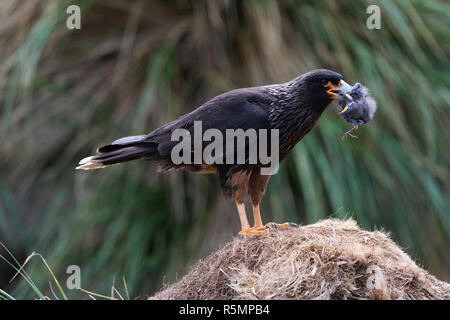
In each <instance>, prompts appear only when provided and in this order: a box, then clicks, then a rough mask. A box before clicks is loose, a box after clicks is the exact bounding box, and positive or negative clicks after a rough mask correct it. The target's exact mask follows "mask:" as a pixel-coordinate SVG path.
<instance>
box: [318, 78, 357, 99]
mask: <svg viewBox="0 0 450 320" xmlns="http://www.w3.org/2000/svg"><path fill="white" fill-rule="evenodd" d="M324 87H326V88H329V89H328V90H327V93H328V94H329V95H330V97H331V99H337V98H338V96H337V94H339V93H341V94H345V93H347V92H350V91H351V90H352V87H351V86H350V85H349V84H348V83H347V82H345V81H344V80H341V81H339V83H338V85H337V86H336V85H334V84H333V83H331V81H328V83H327V84H326V85H324Z"/></svg>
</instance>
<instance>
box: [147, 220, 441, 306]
mask: <svg viewBox="0 0 450 320" xmlns="http://www.w3.org/2000/svg"><path fill="white" fill-rule="evenodd" d="M150 299H450V284H448V283H446V282H443V281H439V280H438V279H436V278H435V277H434V276H432V275H430V274H429V273H428V272H427V271H425V270H423V269H422V268H420V267H418V266H417V265H416V264H415V263H414V261H412V260H411V258H410V257H409V256H408V255H407V254H406V253H405V252H403V251H402V250H401V249H400V248H399V247H398V246H397V245H396V244H395V243H394V242H393V241H392V240H391V239H390V238H389V236H388V235H387V234H386V233H383V232H380V231H374V232H368V231H364V230H361V229H360V228H359V227H358V226H357V224H356V223H355V222H354V221H353V220H346V221H341V220H337V219H329V220H324V221H321V222H319V223H316V224H313V225H307V226H304V227H300V228H295V227H289V228H284V229H280V230H278V232H270V233H268V234H263V235H257V236H249V237H247V238H245V239H243V240H240V239H236V240H234V241H232V242H231V243H229V244H227V245H226V246H225V247H224V248H222V249H220V250H218V251H216V252H214V253H212V254H210V255H209V256H208V257H206V258H205V259H203V260H200V261H199V262H198V263H197V264H196V265H194V266H193V267H191V270H190V272H189V273H188V274H187V275H186V276H185V277H183V278H182V279H181V280H180V281H178V282H176V283H174V284H172V285H170V286H169V287H168V288H166V289H165V290H163V291H161V292H159V293H157V294H156V295H155V296H153V297H151V298H150Z"/></svg>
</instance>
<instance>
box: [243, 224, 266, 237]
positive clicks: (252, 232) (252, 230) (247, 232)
mask: <svg viewBox="0 0 450 320" xmlns="http://www.w3.org/2000/svg"><path fill="white" fill-rule="evenodd" d="M269 231H272V227H270V226H261V227H251V228H247V229H243V230H241V231H240V232H239V233H238V238H239V239H244V238H245V237H247V236H249V235H257V234H263V233H268V232H269Z"/></svg>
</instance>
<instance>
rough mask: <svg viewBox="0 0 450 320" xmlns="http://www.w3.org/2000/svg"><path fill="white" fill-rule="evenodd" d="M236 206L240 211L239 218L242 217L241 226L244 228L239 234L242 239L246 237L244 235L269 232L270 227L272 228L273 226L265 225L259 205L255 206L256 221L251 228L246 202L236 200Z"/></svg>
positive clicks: (254, 216)
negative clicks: (246, 211)
mask: <svg viewBox="0 0 450 320" xmlns="http://www.w3.org/2000/svg"><path fill="white" fill-rule="evenodd" d="M236 206H237V208H238V211H239V218H240V219H241V227H242V230H241V231H240V232H239V234H238V236H239V238H240V239H244V237H245V236H247V235H249V234H260V233H264V232H268V231H269V230H270V229H272V227H266V226H263V224H262V220H261V214H260V212H259V205H257V206H253V218H254V221H255V223H254V226H253V227H251V228H250V225H249V224H248V220H247V215H246V214H245V205H244V203H238V202H236Z"/></svg>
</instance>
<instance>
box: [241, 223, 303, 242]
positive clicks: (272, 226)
mask: <svg viewBox="0 0 450 320" xmlns="http://www.w3.org/2000/svg"><path fill="white" fill-rule="evenodd" d="M285 227H296V228H298V227H299V225H298V224H296V223H294V222H285V223H275V222H269V223H266V224H265V225H264V226H261V227H251V228H248V229H244V230H242V231H240V232H239V233H238V238H239V239H244V238H245V237H247V236H249V235H258V234H265V233H269V232H278V229H282V228H285Z"/></svg>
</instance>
